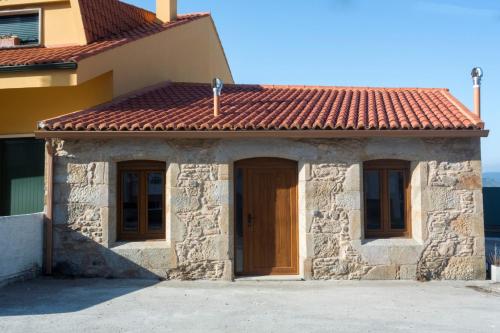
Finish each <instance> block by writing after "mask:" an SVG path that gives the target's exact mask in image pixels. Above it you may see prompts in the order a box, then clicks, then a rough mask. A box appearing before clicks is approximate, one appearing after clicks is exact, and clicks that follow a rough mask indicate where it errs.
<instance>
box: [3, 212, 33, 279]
mask: <svg viewBox="0 0 500 333" xmlns="http://www.w3.org/2000/svg"><path fill="white" fill-rule="evenodd" d="M42 259H43V213H37V214H29V215H18V216H7V217H0V286H1V285H3V284H5V283H7V282H8V281H10V280H14V279H17V278H23V277H29V276H33V275H35V274H37V273H38V272H39V271H40V268H41V267H42Z"/></svg>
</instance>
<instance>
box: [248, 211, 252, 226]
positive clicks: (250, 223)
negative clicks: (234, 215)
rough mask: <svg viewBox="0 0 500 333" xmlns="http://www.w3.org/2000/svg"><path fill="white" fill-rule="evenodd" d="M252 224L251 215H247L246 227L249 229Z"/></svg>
mask: <svg viewBox="0 0 500 333" xmlns="http://www.w3.org/2000/svg"><path fill="white" fill-rule="evenodd" d="M252 223H253V218H252V214H250V213H248V216H247V224H248V226H249V227H250V226H251V225H252Z"/></svg>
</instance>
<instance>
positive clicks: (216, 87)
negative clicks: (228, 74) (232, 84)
mask: <svg viewBox="0 0 500 333" xmlns="http://www.w3.org/2000/svg"><path fill="white" fill-rule="evenodd" d="M223 87H224V83H223V82H222V80H221V79H219V78H215V79H214V80H213V81H212V89H213V91H214V117H217V116H218V115H219V113H220V95H221V94H222V88H223Z"/></svg>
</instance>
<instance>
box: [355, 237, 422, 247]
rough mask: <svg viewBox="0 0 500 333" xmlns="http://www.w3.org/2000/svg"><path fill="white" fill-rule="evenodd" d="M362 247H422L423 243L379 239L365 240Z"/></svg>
mask: <svg viewBox="0 0 500 333" xmlns="http://www.w3.org/2000/svg"><path fill="white" fill-rule="evenodd" d="M361 245H362V246H367V247H368V246H390V247H394V246H398V247H399V246H420V245H422V244H421V243H419V242H417V241H416V240H415V239H413V238H378V239H363V240H362V241H361Z"/></svg>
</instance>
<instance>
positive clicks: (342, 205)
mask: <svg viewBox="0 0 500 333" xmlns="http://www.w3.org/2000/svg"><path fill="white" fill-rule="evenodd" d="M55 145H56V148H57V149H56V156H55V179H54V181H55V184H54V193H55V199H54V208H55V221H54V222H55V240H54V242H55V253H54V260H55V264H56V270H59V271H60V272H62V273H64V274H72V275H84V276H114V277H159V278H166V279H231V278H233V276H234V274H233V271H234V270H233V265H234V262H233V258H234V250H233V249H234V241H233V237H234V221H233V220H234V219H233V202H234V199H233V164H234V162H235V161H238V160H240V159H245V158H252V157H279V158H286V159H291V160H295V161H297V162H298V166H299V180H298V185H299V188H298V190H299V191H298V192H299V212H298V213H299V253H300V255H299V265H300V274H301V275H302V276H303V277H304V278H306V279H483V278H484V276H485V252H484V230H483V210H482V192H481V162H480V142H479V139H385V138H377V139H359V140H358V139H321V140H313V139H307V140H306V139H303V140H292V139H245V140H239V139H233V140H159V139H155V140H152V139H135V140H125V139H115V140H102V141H101V140H99V141H97V140H82V141H59V140H56V141H55ZM373 159H402V160H407V161H411V196H412V209H411V228H412V238H411V239H378V240H366V239H365V238H364V230H363V225H364V220H363V218H364V217H363V200H362V198H363V189H362V186H363V184H362V165H363V161H367V160H373ZM127 160H157V161H165V162H166V164H167V175H166V183H167V184H166V189H165V191H166V201H167V202H166V207H167V211H166V214H167V216H166V223H167V225H166V227H167V233H166V239H165V240H164V241H157V242H133V243H119V242H117V241H116V175H117V171H116V166H117V162H120V161H127Z"/></svg>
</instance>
